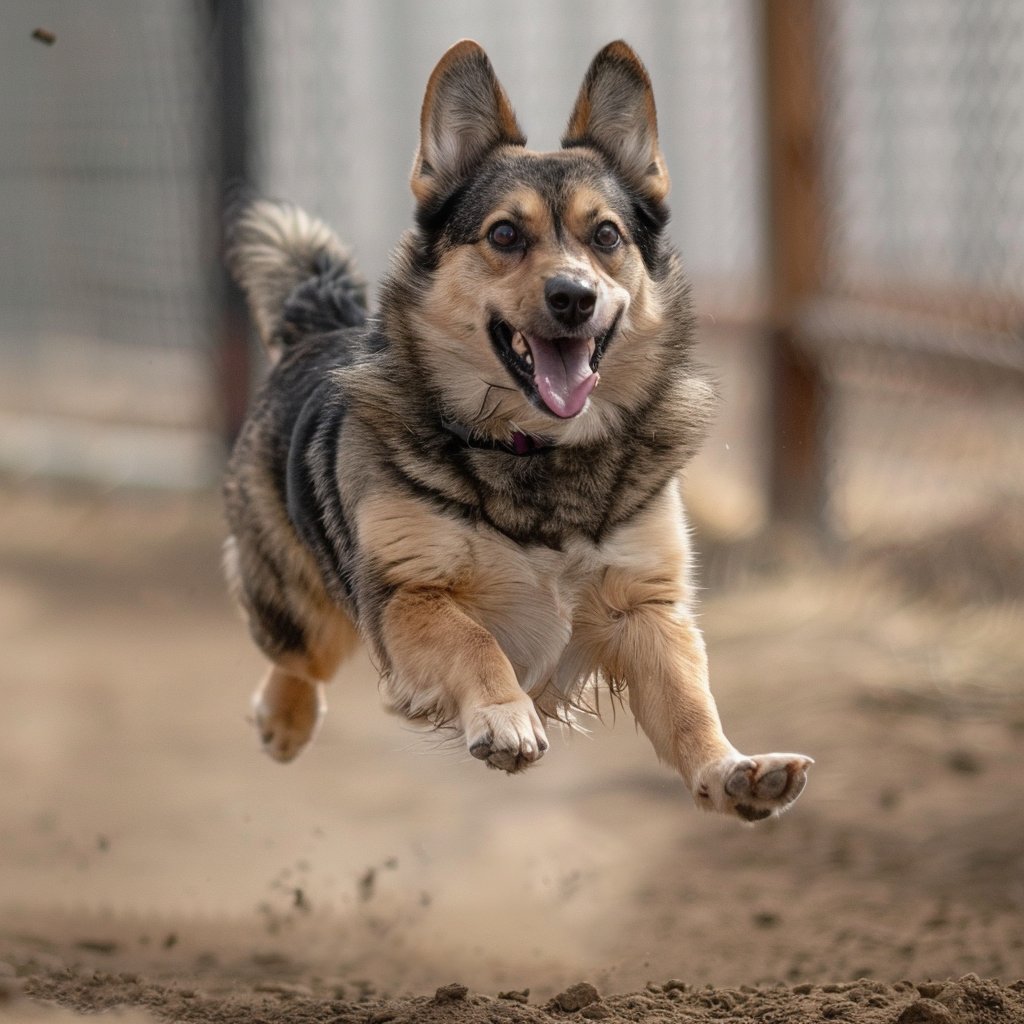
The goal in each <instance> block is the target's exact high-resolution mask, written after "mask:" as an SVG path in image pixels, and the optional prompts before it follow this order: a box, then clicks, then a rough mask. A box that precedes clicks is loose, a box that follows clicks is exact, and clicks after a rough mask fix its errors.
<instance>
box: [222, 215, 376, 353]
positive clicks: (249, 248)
mask: <svg viewBox="0 0 1024 1024" xmlns="http://www.w3.org/2000/svg"><path fill="white" fill-rule="evenodd" d="M227 238H228V249H227V262H228V268H229V269H230V271H231V274H232V276H233V277H234V279H235V280H236V281H237V282H238V284H239V286H240V287H241V289H242V291H243V292H245V296H246V298H247V299H248V301H249V310H250V312H251V314H252V318H253V320H254V321H255V323H256V329H257V330H258V331H259V334H260V338H261V339H262V340H263V343H264V344H265V345H266V346H267V349H268V350H269V351H270V353H271V355H272V356H273V357H275V358H276V357H278V356H279V355H280V353H281V350H282V349H283V348H285V347H287V346H288V345H289V344H290V343H291V342H292V341H294V340H296V339H298V338H301V337H303V336H304V335H307V334H319V333H323V332H326V331H334V330H337V329H338V328H340V327H356V326H358V325H359V324H361V323H363V321H365V319H366V284H365V282H364V281H363V278H362V276H361V275H360V274H359V272H358V271H357V270H356V268H355V265H354V263H353V262H352V259H351V257H350V256H349V253H348V250H347V249H346V248H345V247H344V246H343V245H342V244H341V242H339V241H338V239H337V237H336V236H335V234H334V232H332V231H331V229H330V228H329V227H327V225H326V224H324V223H323V222H322V221H319V220H317V219H316V218H315V217H310V216H309V215H308V214H307V213H305V212H303V211H302V210H300V209H299V208H298V207H297V206H292V205H290V204H288V203H279V202H272V201H271V200H269V199H247V198H243V199H240V200H238V201H236V202H235V203H233V204H232V205H231V207H230V208H229V210H228V229H227Z"/></svg>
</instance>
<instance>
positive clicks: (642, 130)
mask: <svg viewBox="0 0 1024 1024" xmlns="http://www.w3.org/2000/svg"><path fill="white" fill-rule="evenodd" d="M562 146H563V147H569V146H593V147H594V148H595V149H597V150H599V151H600V152H601V153H603V154H604V156H605V157H607V159H609V160H610V161H611V162H612V164H613V165H614V166H615V167H616V169H617V170H618V171H619V173H620V174H622V175H623V177H624V178H625V179H626V181H627V182H629V184H630V185H632V186H633V188H635V189H637V191H639V192H640V193H641V195H645V196H647V197H648V198H649V199H653V200H654V201H655V202H659V203H660V202H661V201H662V200H663V199H664V198H665V197H666V196H667V195H668V190H669V184H670V182H669V177H668V171H666V170H665V160H664V157H662V155H661V149H660V148H659V146H658V117H657V114H656V113H655V109H654V91H653V90H652V89H651V79H650V77H649V76H648V74H647V69H646V68H645V67H644V66H643V64H642V63H641V61H640V58H639V57H638V56H637V55H636V54H635V53H634V52H633V50H632V47H630V46H628V45H627V44H626V43H624V42H622V40H619V41H618V42H614V43H609V44H608V45H607V46H606V47H605V48H604V49H603V50H601V52H600V53H599V54H598V55H597V56H596V57H595V58H594V59H593V61H592V62H591V64H590V67H589V68H588V69H587V74H586V76H585V77H584V79H583V86H582V87H581V89H580V94H579V96H578V97H577V98H576V106H575V107H573V111H572V115H571V116H570V118H569V124H568V126H567V127H566V129H565V135H564V136H562Z"/></svg>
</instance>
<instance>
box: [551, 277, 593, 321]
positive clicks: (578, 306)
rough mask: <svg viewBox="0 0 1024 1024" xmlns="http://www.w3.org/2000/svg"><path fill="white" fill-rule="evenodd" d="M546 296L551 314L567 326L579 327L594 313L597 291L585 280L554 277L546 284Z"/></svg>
mask: <svg viewBox="0 0 1024 1024" xmlns="http://www.w3.org/2000/svg"><path fill="white" fill-rule="evenodd" d="M544 298H545V299H546V300H547V304H548V309H550V310H551V315H552V316H553V317H554V318H555V319H556V320H557V321H558V322H559V323H562V324H565V326H566V327H579V325H580V324H582V323H586V321H587V320H589V319H590V317H591V316H592V315H593V312H594V306H595V305H596V304H597V292H596V291H595V290H594V289H593V288H592V287H591V286H590V285H589V284H587V283H586V282H585V281H574V280H573V279H572V278H571V277H552V278H550V279H549V280H548V283H547V284H546V285H544Z"/></svg>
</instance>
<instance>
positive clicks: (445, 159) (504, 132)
mask: <svg viewBox="0 0 1024 1024" xmlns="http://www.w3.org/2000/svg"><path fill="white" fill-rule="evenodd" d="M502 144H510V145H515V146H524V145H526V136H525V135H523V130H522V129H521V128H520V127H519V122H518V121H516V115H515V113H514V112H513V110H512V104H511V103H509V101H508V97H507V96H506V95H505V90H504V89H503V88H502V87H501V83H500V82H499V81H498V79H497V76H496V75H495V74H494V68H493V67H492V66H491V62H490V60H489V59H488V57H487V54H486V53H484V51H483V48H482V47H481V46H480V44H479V43H475V42H473V40H472V39H463V40H462V41H461V42H458V43H456V44H455V45H454V46H453V47H452V48H451V49H450V50H449V51H448V52H447V53H446V54H445V55H444V56H443V57H442V58H441V60H440V61H439V62H438V64H437V67H436V68H434V71H433V74H431V76H430V81H429V82H427V92H426V95H425V96H424V97H423V111H422V113H421V114H420V148H419V151H418V152H417V154H416V162H415V163H414V164H413V169H412V181H411V183H410V184H411V185H412V191H413V194H414V195H415V196H416V199H417V201H418V202H419V203H425V202H427V201H428V200H429V199H431V198H434V197H435V196H437V195H440V194H442V193H444V192H447V191H448V190H450V189H451V188H452V187H453V186H454V185H456V184H457V183H458V182H459V181H461V180H462V179H463V178H464V177H465V176H466V175H467V174H469V173H470V172H471V171H472V170H473V168H474V167H476V166H477V164H479V163H480V161H481V160H483V158H484V157H485V156H486V155H487V154H488V153H489V152H490V151H491V150H492V149H494V147H495V146H499V145H502Z"/></svg>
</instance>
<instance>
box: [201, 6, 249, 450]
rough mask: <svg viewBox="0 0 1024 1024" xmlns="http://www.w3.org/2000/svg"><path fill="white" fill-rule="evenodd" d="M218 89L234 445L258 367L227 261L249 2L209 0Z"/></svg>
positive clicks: (241, 160)
mask: <svg viewBox="0 0 1024 1024" xmlns="http://www.w3.org/2000/svg"><path fill="white" fill-rule="evenodd" d="M207 12H208V16H209V35H210V51H211V54H212V56H213V63H214V86H215V88H214V92H213V102H212V104H211V118H210V126H209V139H210V153H211V163H212V166H213V168H214V184H215V188H214V191H213V195H212V197H211V198H212V205H213V209H211V210H210V211H209V216H210V220H211V223H212V224H213V225H215V228H214V232H213V239H212V242H213V246H214V252H213V254H212V256H213V259H215V260H216V266H217V267H218V268H219V269H218V270H215V273H216V275H217V280H216V289H215V294H216V296H217V304H218V307H219V308H218V310H217V325H216V328H217V337H216V339H215V352H214V366H215V372H216V375H217V393H216V397H217V402H218V406H219V409H218V412H219V413H220V425H221V432H222V436H223V438H224V442H225V444H226V445H227V446H229V447H230V445H231V444H233V443H234V440H235V438H236V437H237V436H238V432H239V430H240V429H241V426H242V421H243V420H244V418H245V413H246V409H247V407H248V404H249V385H250V380H251V377H252V371H253V356H252V347H251V341H250V338H251V332H250V327H249V316H248V313H247V311H246V307H245V301H244V298H243V296H242V293H241V291H240V290H239V289H238V287H237V286H236V285H235V283H234V282H233V281H232V280H231V278H230V277H229V275H228V273H227V271H226V269H225V268H224V264H223V252H224V238H223V223H224V203H225V198H226V195H227V193H228V191H229V190H230V189H231V188H233V187H236V186H238V185H243V184H251V175H252V167H251V159H250V148H251V147H250V124H249V116H250V103H249V72H250V69H249V60H248V58H249V53H248V39H247V21H248V15H249V11H248V5H247V3H246V0H207Z"/></svg>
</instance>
